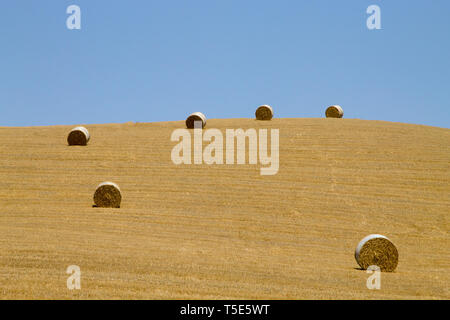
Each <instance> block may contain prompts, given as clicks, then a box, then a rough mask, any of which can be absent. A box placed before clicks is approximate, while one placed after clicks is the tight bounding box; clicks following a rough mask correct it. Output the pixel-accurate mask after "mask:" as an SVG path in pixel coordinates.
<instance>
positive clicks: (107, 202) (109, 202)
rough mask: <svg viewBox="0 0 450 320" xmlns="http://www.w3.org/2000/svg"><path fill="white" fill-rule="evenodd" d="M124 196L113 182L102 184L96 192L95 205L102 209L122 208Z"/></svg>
mask: <svg viewBox="0 0 450 320" xmlns="http://www.w3.org/2000/svg"><path fill="white" fill-rule="evenodd" d="M121 201H122V195H121V194H120V188H119V186H118V185H117V184H115V183H113V182H103V183H100V184H99V185H98V187H97V190H95V194H94V203H95V205H96V206H97V207H100V208H120V202H121Z"/></svg>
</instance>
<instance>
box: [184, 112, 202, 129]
mask: <svg viewBox="0 0 450 320" xmlns="http://www.w3.org/2000/svg"><path fill="white" fill-rule="evenodd" d="M195 121H201V122H202V128H204V127H205V126H206V117H205V115H204V114H203V113H201V112H194V113H192V114H191V115H189V117H187V119H186V127H188V129H194V125H195Z"/></svg>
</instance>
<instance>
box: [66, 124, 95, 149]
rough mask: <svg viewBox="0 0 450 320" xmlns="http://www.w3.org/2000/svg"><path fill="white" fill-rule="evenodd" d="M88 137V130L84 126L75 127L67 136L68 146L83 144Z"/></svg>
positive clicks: (85, 143)
mask: <svg viewBox="0 0 450 320" xmlns="http://www.w3.org/2000/svg"><path fill="white" fill-rule="evenodd" d="M90 138H91V136H90V135H89V131H88V130H87V129H86V128H85V127H76V128H73V129H72V130H71V131H70V133H69V135H68V136H67V143H68V144H69V146H85V145H87V143H88V142H89V139H90Z"/></svg>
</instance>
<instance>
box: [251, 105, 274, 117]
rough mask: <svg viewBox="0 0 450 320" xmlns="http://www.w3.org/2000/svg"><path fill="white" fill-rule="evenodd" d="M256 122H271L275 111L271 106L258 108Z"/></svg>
mask: <svg viewBox="0 0 450 320" xmlns="http://www.w3.org/2000/svg"><path fill="white" fill-rule="evenodd" d="M255 116H256V120H271V119H272V118H273V110H272V107H271V106H268V105H263V106H260V107H258V109H256V112H255Z"/></svg>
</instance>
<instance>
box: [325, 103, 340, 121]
mask: <svg viewBox="0 0 450 320" xmlns="http://www.w3.org/2000/svg"><path fill="white" fill-rule="evenodd" d="M325 116H326V117H327V118H342V117H343V116H344V110H343V109H342V107H341V106H329V107H328V108H327V110H326V111H325Z"/></svg>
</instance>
